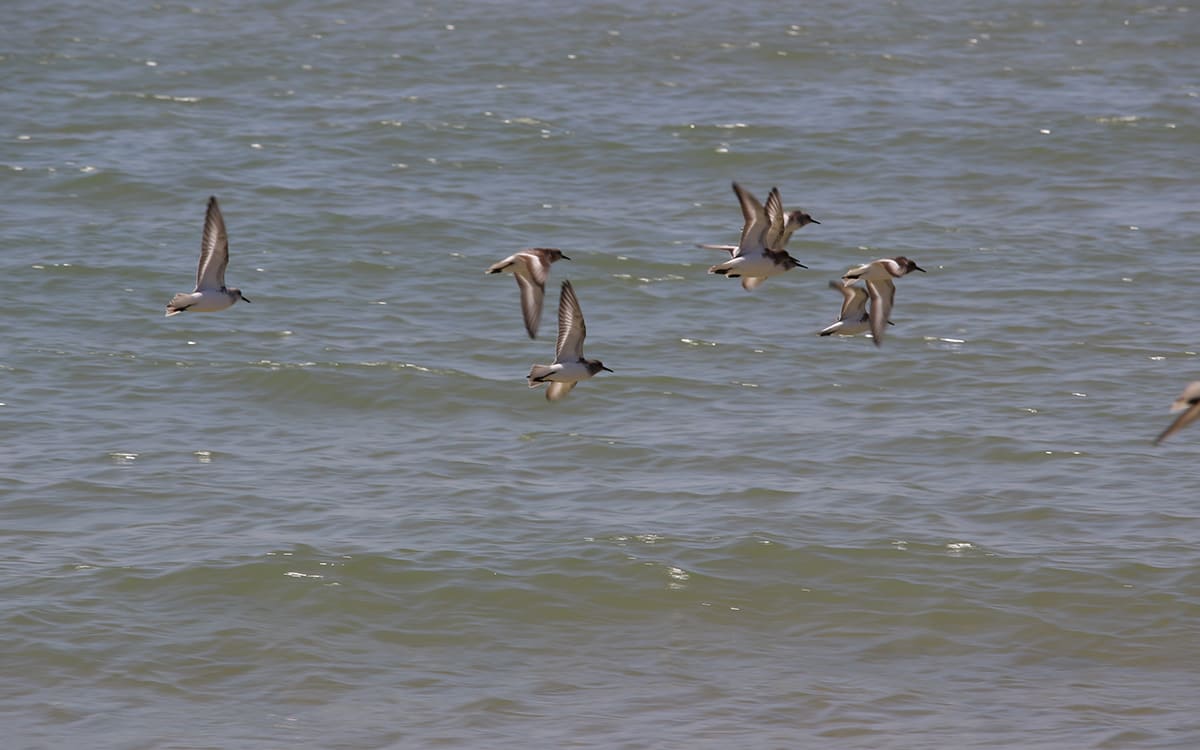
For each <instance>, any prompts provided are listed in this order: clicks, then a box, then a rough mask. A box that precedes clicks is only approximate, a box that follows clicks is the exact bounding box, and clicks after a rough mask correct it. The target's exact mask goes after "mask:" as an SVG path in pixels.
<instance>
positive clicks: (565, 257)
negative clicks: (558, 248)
mask: <svg viewBox="0 0 1200 750" xmlns="http://www.w3.org/2000/svg"><path fill="white" fill-rule="evenodd" d="M559 257H560V258H562V259H563V260H570V258H568V257H567V256H565V255H560V256H559Z"/></svg>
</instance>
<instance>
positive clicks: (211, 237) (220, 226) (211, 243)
mask: <svg viewBox="0 0 1200 750" xmlns="http://www.w3.org/2000/svg"><path fill="white" fill-rule="evenodd" d="M228 265H229V236H228V235H227V234H226V233H225V219H224V217H222V216H221V207H220V206H218V205H217V197H216V196H215V195H214V196H212V197H211V198H209V199H208V211H207V212H206V213H205V215H204V236H203V238H202V239H201V240H200V265H199V266H198V267H197V268H196V289H197V291H199V290H200V289H221V288H222V287H224V286H225V267H226V266H228Z"/></svg>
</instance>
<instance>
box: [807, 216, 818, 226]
mask: <svg viewBox="0 0 1200 750" xmlns="http://www.w3.org/2000/svg"><path fill="white" fill-rule="evenodd" d="M808 220H809V221H811V222H812V223H813V224H820V223H821V222H819V221H817V220H816V219H814V218H813V217H811V216H810V217H808Z"/></svg>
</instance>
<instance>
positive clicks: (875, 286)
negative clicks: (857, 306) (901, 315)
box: [867, 279, 896, 346]
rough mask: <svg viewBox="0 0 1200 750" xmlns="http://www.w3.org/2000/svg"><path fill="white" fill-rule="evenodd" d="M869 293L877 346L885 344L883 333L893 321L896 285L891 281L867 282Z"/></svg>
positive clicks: (872, 333) (872, 334) (872, 327)
mask: <svg viewBox="0 0 1200 750" xmlns="http://www.w3.org/2000/svg"><path fill="white" fill-rule="evenodd" d="M867 293H868V294H870V295H871V336H872V337H873V338H874V339H875V346H881V345H882V344H883V332H884V330H885V329H886V328H887V324H888V321H889V320H891V319H892V304H893V303H894V302H895V301H896V285H895V284H893V283H892V280H891V279H881V280H879V281H868V282H867Z"/></svg>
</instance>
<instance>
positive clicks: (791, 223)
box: [167, 182, 1200, 445]
mask: <svg viewBox="0 0 1200 750" xmlns="http://www.w3.org/2000/svg"><path fill="white" fill-rule="evenodd" d="M733 192H734V194H735V195H736V196H737V199H738V203H739V205H740V206H741V209H742V218H743V221H744V223H743V225H742V235H741V238H740V239H739V240H738V243H737V244H736V245H728V244H718V245H713V244H702V245H699V247H702V248H708V249H713V250H721V251H724V252H727V253H728V254H729V259H728V260H726V261H725V262H723V263H718V264H716V265H714V266H712V267H711V268H709V269H708V272H709V273H713V274H720V275H722V276H727V277H729V278H740V279H741V280H742V288H744V289H745V290H746V291H752V290H754V289H755V288H756V287H758V286H759V285H760V284H762V283H763V282H764V281H766V280H767V279H768V278H770V277H771V276H777V275H778V274H781V273H784V272H786V271H790V270H791V269H793V268H808V266H805V265H804V264H803V263H801V262H800V261H798V260H796V259H795V258H793V257H792V256H791V255H790V254H788V251H787V243H788V240H790V239H791V237H792V234H793V233H795V231H796V230H797V229H800V228H801V227H804V226H806V225H808V224H820V223H821V222H819V221H817V220H816V219H814V218H813V217H811V216H809V215H808V214H806V213H805V212H803V211H798V210H796V211H784V208H783V199H782V198H781V197H780V195H779V189H778V188H774V187H773V188H771V192H770V193H769V194H768V195H767V202H766V205H764V204H762V203H760V202H759V200H758V199H757V198H755V197H754V196H753V195H752V194H751V193H750V192H749V191H748V190H746V189H745V188H743V187H742V186H741V185H739V184H737V183H736V182H735V183H733ZM559 260H570V258H568V257H567V256H565V255H563V253H562V251H561V250H557V249H555V248H548V247H535V248H528V249H525V250H521V251H519V252H517V253H514V254H512V255H510V256H508V257H507V258H505V259H504V260H502V261H500V262H498V263H495V264H493V265H492V266H490V267H489V268H488V269H487V273H489V274H494V273H502V272H509V273H511V274H512V275H513V277H514V278H515V279H516V280H517V288H518V289H519V290H520V293H521V312H522V314H523V316H524V318H525V330H526V331H527V332H528V333H529V337H530V338H537V332H538V325H539V323H540V322H541V318H542V303H543V299H544V297H545V291H546V278H547V277H548V276H549V274H550V265H551V264H552V263H554V262H556V261H559ZM228 265H229V235H228V233H227V232H226V230H225V219H224V218H223V217H222V216H221V208H220V206H218V205H217V199H216V197H211V198H209V199H208V210H207V212H206V214H205V217H204V235H203V238H202V240H201V243H200V264H199V266H198V267H197V269H196V288H195V289H194V290H192V291H191V292H180V293H179V294H176V295H175V296H174V297H172V298H171V301H170V302H168V303H167V317H171V316H172V315H178V314H179V313H181V312H184V311H185V310H186V311H191V312H219V311H221V310H224V309H226V308H229V307H232V306H233V305H234V304H235V303H236V302H237V301H238V300H242V301H244V302H249V301H250V300H249V299H247V298H246V297H245V296H243V294H242V290H241V289H238V288H237V287H226V286H225V269H226V267H227V266H228ZM912 271H921V272H922V273H924V272H925V269H923V268H921V267H920V266H918V265H917V264H916V262H914V261H912V260H909V259H908V258H906V257H904V256H897V257H895V258H880V259H878V260H874V261H871V262H870V263H864V264H863V265H860V266H855V267H853V268H851V269H849V270H847V271H846V273H845V274H843V275H842V278H841V279H839V280H837V281H830V282H829V286H830V288H832V289H834V290H836V291H837V292H838V293H840V294H841V295H842V307H841V312H840V313H839V314H838V319H837V320H836V321H834V322H833V323H832V324H831V325H829V326H827V327H826V328H824V329H823V330H821V331H820V335H821V336H831V335H834V334H837V335H839V336H854V335H856V334H860V333H867V332H868V331H869V332H870V334H871V337H872V339H873V340H874V342H875V345H876V346H880V345H882V343H883V334H884V330H885V329H886V327H887V326H888V325H891V313H892V307H893V305H894V304H895V300H896V284H895V280H896V279H898V278H900V277H902V276H905V275H907V274H908V273H910V272H912ZM859 282H862V285H861V286H860V285H859ZM586 336H587V327H586V326H585V324H584V321H583V311H582V309H581V308H580V307H579V298H578V297H576V296H575V288H574V287H573V286H571V282H570V281H569V280H567V281H564V282H562V290H561V292H560V293H559V297H558V340H557V342H556V343H555V346H554V362H553V363H552V364H548V365H539V364H535V365H533V367H532V368H531V369H530V370H529V375H527V376H526V379H527V380H528V381H529V387H530V388H538V387H540V386H542V385H543V384H547V385H548V388H547V389H546V398H547V399H548V400H550V401H557V400H559V399H561V398H563V397H565V396H566V395H567V394H568V393H570V392H571V389H572V388H574V387H575V386H576V385H577V384H578V383H579V382H580V381H582V380H587V379H588V378H590V377H592V376H593V375H595V374H596V373H598V372H600V371H601V370H604V371H606V372H612V370H610V369H609V368H607V367H605V366H604V363H603V362H601V361H600V360H598V359H587V358H585V357H584V356H583V341H584V338H585V337H586ZM1171 411H1172V412H1180V411H1181V412H1183V413H1182V414H1180V415H1179V416H1178V417H1177V418H1176V419H1175V421H1173V422H1172V423H1171V424H1170V425H1169V426H1168V427H1167V428H1166V429H1165V430H1163V431H1162V433H1161V434H1159V436H1158V437H1157V438H1155V439H1154V444H1155V445H1158V444H1159V443H1160V442H1162V441H1163V440H1165V439H1166V438H1168V437H1170V436H1171V435H1173V434H1174V433H1175V432H1177V431H1179V430H1180V429H1182V428H1183V427H1185V426H1186V425H1188V424H1190V423H1191V422H1194V421H1195V420H1196V419H1197V418H1200V381H1196V382H1193V383H1190V384H1189V385H1188V386H1187V387H1186V388H1185V389H1184V391H1183V393H1182V394H1181V395H1180V396H1179V398H1178V399H1176V400H1175V402H1174V403H1173V404H1172V406H1171Z"/></svg>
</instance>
